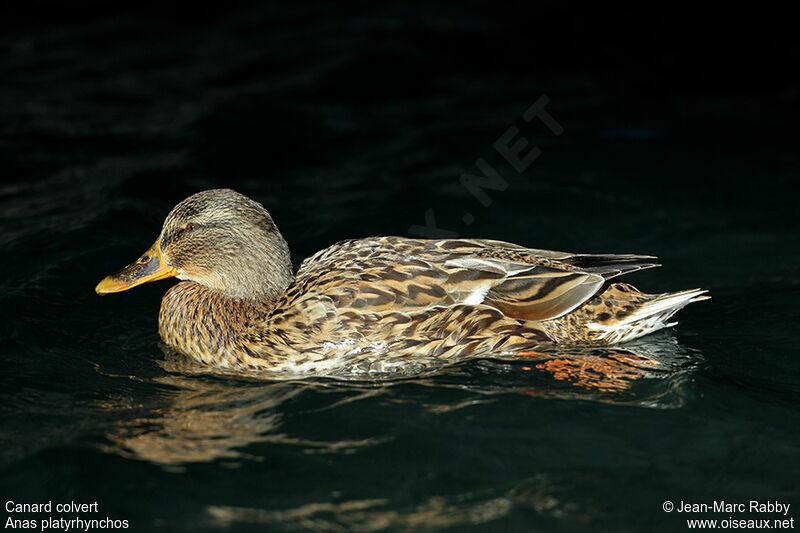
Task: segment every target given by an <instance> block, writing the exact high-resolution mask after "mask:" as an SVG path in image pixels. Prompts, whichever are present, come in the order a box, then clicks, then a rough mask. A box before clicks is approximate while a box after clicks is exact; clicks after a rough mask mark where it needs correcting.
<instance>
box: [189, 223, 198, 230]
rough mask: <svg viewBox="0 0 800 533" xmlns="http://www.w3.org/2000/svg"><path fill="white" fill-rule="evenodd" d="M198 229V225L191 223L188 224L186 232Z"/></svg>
mask: <svg viewBox="0 0 800 533" xmlns="http://www.w3.org/2000/svg"><path fill="white" fill-rule="evenodd" d="M196 229H197V224H195V223H194V222H189V223H188V224H186V231H194V230H196Z"/></svg>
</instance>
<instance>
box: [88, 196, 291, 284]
mask: <svg viewBox="0 0 800 533" xmlns="http://www.w3.org/2000/svg"><path fill="white" fill-rule="evenodd" d="M173 276H174V277H177V278H178V279H183V280H190V281H194V282H196V283H199V284H201V285H204V286H205V287H208V288H209V289H212V290H214V291H216V292H218V293H220V294H222V295H224V296H227V297H229V298H237V299H274V298H275V297H277V296H278V295H279V294H280V293H281V292H282V291H283V290H284V289H285V288H286V287H288V286H289V284H290V283H291V282H292V279H293V274H292V263H291V259H290V256H289V247H288V246H287V244H286V241H285V240H284V239H283V236H282V235H281V234H280V232H279V231H278V228H277V227H276V226H275V222H273V220H272V217H271V216H270V214H269V213H268V212H267V210H266V209H264V206H262V205H261V204H260V203H258V202H256V201H254V200H251V199H250V198H248V197H246V196H244V195H243V194H239V193H238V192H236V191H233V190H231V189H212V190H208V191H202V192H199V193H197V194H194V195H192V196H190V197H188V198H187V199H185V200H184V201H182V202H181V203H179V204H178V205H176V206H175V207H174V208H173V209H172V211H170V213H169V215H167V218H166V220H165V221H164V226H163V227H162V229H161V234H160V235H159V237H158V239H157V240H156V242H155V243H154V244H153V246H151V247H150V249H149V250H147V251H146V252H145V253H144V254H143V255H142V256H141V257H140V258H139V259H137V260H136V261H135V262H133V263H131V264H130V265H128V266H126V267H125V268H123V269H122V270H120V271H119V272H117V273H116V274H112V275H110V276H108V277H106V278H105V279H104V280H103V281H101V282H100V283H99V284H98V285H97V287H96V288H95V290H96V291H97V294H108V293H111V292H120V291H125V290H128V289H130V288H133V287H136V286H137V285H141V284H142V283H147V282H148V281H155V280H158V279H164V278H169V277H173Z"/></svg>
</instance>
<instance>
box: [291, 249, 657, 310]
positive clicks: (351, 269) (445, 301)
mask: <svg viewBox="0 0 800 533" xmlns="http://www.w3.org/2000/svg"><path fill="white" fill-rule="evenodd" d="M647 259H652V257H651V256H642V255H597V254H571V253H567V252H557V251H552V250H538V249H531V248H524V247H522V246H519V245H516V244H511V243H506V242H502V241H491V240H473V239H456V240H454V239H447V240H424V239H405V238H401V237H373V238H368V239H358V240H350V241H343V242H341V243H338V244H335V245H333V246H331V247H329V248H327V249H325V250H322V251H321V252H318V253H317V254H315V255H314V256H312V257H310V258H309V259H307V260H306V261H304V262H303V264H302V265H301V267H300V269H299V270H298V272H297V279H296V282H295V284H294V285H293V287H292V288H291V289H290V290H289V291H288V293H287V297H289V298H295V299H296V300H297V301H296V302H294V303H291V302H288V303H287V304H284V305H283V307H288V306H292V305H295V306H301V307H303V306H305V307H309V308H317V306H318V305H319V304H320V302H325V305H324V307H326V309H328V311H327V312H326V313H324V314H325V315H326V316H328V317H329V315H328V313H329V312H330V311H331V310H332V309H336V310H337V311H344V310H351V309H352V310H362V311H363V312H375V313H382V312H388V311H391V312H399V313H403V312H416V311H419V310H420V309H424V308H427V307H433V306H453V305H458V304H467V305H476V306H477V305H485V306H491V307H494V308H496V309H498V310H500V311H501V312H502V313H503V314H505V315H506V316H509V317H512V318H517V319H522V320H548V319H552V318H557V317H559V316H562V315H564V314H566V313H569V312H570V311H572V310H573V309H575V308H576V307H578V306H580V305H581V304H582V303H583V302H585V301H586V300H588V299H589V298H591V297H592V296H593V295H594V294H596V293H597V292H598V290H599V289H600V287H601V286H602V285H603V283H604V282H605V281H606V280H607V279H610V278H613V277H615V276H619V275H621V274H624V273H627V272H632V271H635V270H641V269H643V268H649V267H653V266H657V265H656V264H655V263H648V262H640V261H643V260H647ZM314 302H317V303H314ZM319 312H321V311H319Z"/></svg>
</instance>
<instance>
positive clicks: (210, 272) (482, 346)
mask: <svg viewBox="0 0 800 533" xmlns="http://www.w3.org/2000/svg"><path fill="white" fill-rule="evenodd" d="M652 259H653V257H651V256H646V255H618V254H572V253H565V252H555V251H550V250H537V249H532V248H525V247H523V246H519V245H516V244H511V243H507V242H501V241H492V240H479V239H441V240H440V239H437V240H425V239H406V238H403V237H371V238H366V239H353V240H346V241H342V242H339V243H337V244H334V245H333V246H330V247H328V248H326V249H324V250H322V251H320V252H317V253H316V254H314V255H313V256H311V257H309V258H308V259H306V260H305V261H303V263H302V264H301V265H300V268H299V269H298V270H297V272H296V273H294V272H293V270H292V264H291V260H290V256H289V247H288V245H287V244H286V241H285V240H284V239H283V236H282V235H281V234H280V232H279V231H278V228H277V227H276V225H275V222H274V221H273V220H272V217H271V216H270V214H269V213H268V212H267V210H266V209H264V207H263V206H262V205H261V204H259V203H258V202H255V201H253V200H251V199H250V198H247V197H246V196H244V195H242V194H239V193H237V192H235V191H232V190H230V189H214V190H208V191H202V192H199V193H197V194H194V195H192V196H190V197H189V198H187V199H185V200H184V201H182V202H181V203H179V204H178V205H177V206H175V207H174V208H173V209H172V211H171V212H170V213H169V215H168V216H167V218H166V220H165V222H164V226H163V228H162V230H161V235H160V236H159V237H158V239H157V240H156V242H155V244H153V246H151V247H150V249H149V250H147V251H146V252H145V253H144V255H142V256H141V257H140V258H139V259H138V260H137V261H136V262H134V263H132V264H130V265H128V266H127V267H125V268H124V269H122V270H121V271H120V272H118V273H116V274H113V275H111V276H108V277H107V278H105V279H104V280H103V281H101V282H100V283H99V284H98V285H97V288H96V291H97V293H98V294H106V293H110V292H118V291H124V290H127V289H130V288H132V287H135V286H136V285H139V284H141V283H145V282H148V281H154V280H158V279H162V278H167V277H172V276H175V277H177V278H178V279H181V280H184V281H182V282H180V283H178V284H176V285H174V286H173V287H172V288H170V289H169V291H167V293H166V295H164V298H163V300H162V302H161V312H160V314H159V333H160V335H161V338H162V339H163V340H164V342H165V343H166V344H167V345H169V346H171V347H172V348H174V349H176V350H177V351H179V352H181V353H184V354H186V355H188V356H191V357H194V358H195V359H197V360H199V361H201V362H203V363H206V364H209V365H215V366H219V367H226V368H233V369H253V370H265V371H275V372H279V373H282V374H287V375H298V374H302V375H309V374H313V375H326V374H335V373H337V372H340V371H342V370H347V369H352V368H362V369H363V368H366V369H370V368H376V369H378V370H382V371H385V370H386V369H387V368H391V367H393V366H394V367H395V368H398V367H402V366H403V365H411V366H414V365H420V366H422V367H426V366H434V365H439V364H447V363H454V362H458V361H462V360H465V359H469V358H475V357H481V356H484V357H485V356H492V357H495V356H500V355H504V354H505V355H508V354H510V355H513V354H518V353H525V352H526V351H531V350H533V349H535V348H536V347H537V346H541V345H547V344H554V343H567V344H586V343H596V344H611V343H617V342H622V341H627V340H630V339H634V338H637V337H640V336H642V335H645V334H647V333H650V332H653V331H656V330H658V329H661V328H664V327H668V326H670V325H672V324H670V323H669V320H670V318H671V317H672V315H674V314H675V313H676V312H677V311H678V310H679V309H681V308H682V307H684V306H685V305H687V304H688V303H690V302H696V301H699V300H702V299H705V298H708V297H707V296H704V295H703V294H704V293H705V292H706V291H703V290H700V289H694V290H687V291H681V292H675V293H665V294H656V295H653V294H645V293H642V292H639V291H638V290H637V289H635V288H634V287H633V286H631V285H629V284H626V283H620V282H614V281H610V280H612V279H613V278H616V277H617V276H620V275H622V274H625V273H628V272H634V271H637V270H641V269H644V268H650V267H654V266H658V265H657V264H656V263H653V262H652Z"/></svg>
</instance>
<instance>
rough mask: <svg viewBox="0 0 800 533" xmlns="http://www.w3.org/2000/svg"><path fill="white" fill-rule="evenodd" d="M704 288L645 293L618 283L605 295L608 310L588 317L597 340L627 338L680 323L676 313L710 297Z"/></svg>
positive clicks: (604, 299)
mask: <svg viewBox="0 0 800 533" xmlns="http://www.w3.org/2000/svg"><path fill="white" fill-rule="evenodd" d="M707 292H708V291H706V290H703V289H691V290H687V291H680V292H669V293H665V294H656V295H652V294H644V293H641V292H639V291H638V290H636V289H635V288H634V287H633V286H631V285H628V284H627V283H614V284H612V285H610V286H609V288H608V290H607V291H606V292H605V293H603V294H602V295H601V298H602V299H603V303H604V304H605V305H604V306H603V307H605V308H606V310H605V311H601V312H600V313H596V314H594V315H593V316H589V317H587V321H586V327H587V328H588V329H589V330H591V331H592V333H593V335H591V336H592V338H593V340H595V341H600V342H605V343H609V344H612V343H617V342H626V341H630V340H633V339H636V338H639V337H641V336H642V335H647V334H648V333H652V332H654V331H658V330H660V329H662V328H668V327H671V326H674V325H675V324H677V322H670V321H669V320H670V319H671V318H672V316H673V315H674V314H675V313H677V312H678V311H680V310H681V309H683V308H684V307H686V306H687V305H689V304H690V303H693V302H700V301H703V300H708V299H709V298H711V296H708V295H707V294H706V293H707Z"/></svg>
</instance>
